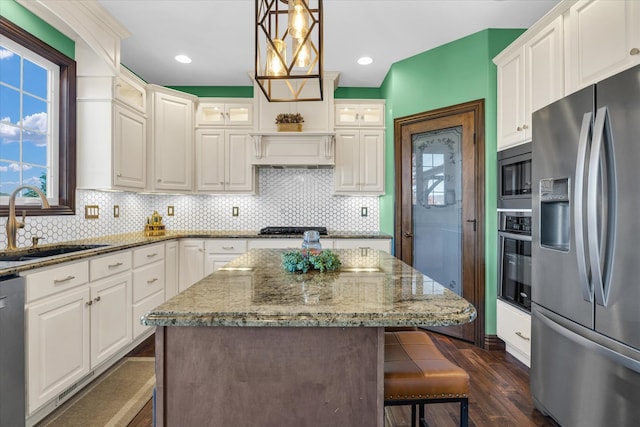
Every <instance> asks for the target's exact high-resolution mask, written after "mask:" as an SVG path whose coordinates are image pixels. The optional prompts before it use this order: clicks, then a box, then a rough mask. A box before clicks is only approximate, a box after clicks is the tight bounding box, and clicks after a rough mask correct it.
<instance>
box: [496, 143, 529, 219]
mask: <svg viewBox="0 0 640 427" xmlns="http://www.w3.org/2000/svg"><path fill="white" fill-rule="evenodd" d="M498 208H501V209H531V142H527V143H525V144H522V145H517V146H515V147H512V148H507V149H506V150H502V151H499V152H498Z"/></svg>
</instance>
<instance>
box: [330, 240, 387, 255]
mask: <svg viewBox="0 0 640 427" xmlns="http://www.w3.org/2000/svg"><path fill="white" fill-rule="evenodd" d="M335 248H336V249H380V250H383V251H385V252H387V253H391V239H336V240H335Z"/></svg>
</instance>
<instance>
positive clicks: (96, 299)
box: [93, 297, 102, 302]
mask: <svg viewBox="0 0 640 427" xmlns="http://www.w3.org/2000/svg"><path fill="white" fill-rule="evenodd" d="M101 299H102V298H100V297H95V298H94V299H93V302H98V301H100V300H101Z"/></svg>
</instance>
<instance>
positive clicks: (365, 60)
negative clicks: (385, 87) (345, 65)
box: [358, 56, 373, 65]
mask: <svg viewBox="0 0 640 427" xmlns="http://www.w3.org/2000/svg"><path fill="white" fill-rule="evenodd" d="M372 62H373V59H371V58H369V57H368V56H363V57H362V58H360V59H358V64H360V65H369V64H371V63H372Z"/></svg>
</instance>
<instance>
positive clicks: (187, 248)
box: [178, 239, 204, 292]
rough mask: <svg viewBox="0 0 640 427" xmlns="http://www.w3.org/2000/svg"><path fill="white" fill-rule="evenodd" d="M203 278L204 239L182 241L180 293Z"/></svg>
mask: <svg viewBox="0 0 640 427" xmlns="http://www.w3.org/2000/svg"><path fill="white" fill-rule="evenodd" d="M203 277H204V241H203V240H202V239H181V240H180V281H179V286H178V291H179V292H182V291H184V290H185V289H187V288H188V287H190V286H191V285H193V284H194V283H196V282H197V281H198V280H200V279H202V278H203Z"/></svg>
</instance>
